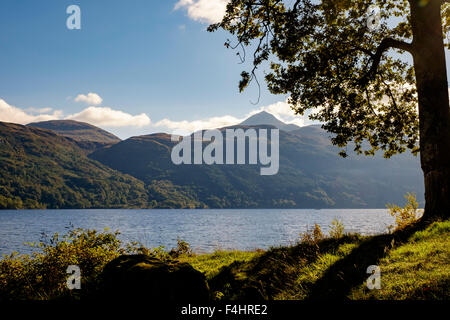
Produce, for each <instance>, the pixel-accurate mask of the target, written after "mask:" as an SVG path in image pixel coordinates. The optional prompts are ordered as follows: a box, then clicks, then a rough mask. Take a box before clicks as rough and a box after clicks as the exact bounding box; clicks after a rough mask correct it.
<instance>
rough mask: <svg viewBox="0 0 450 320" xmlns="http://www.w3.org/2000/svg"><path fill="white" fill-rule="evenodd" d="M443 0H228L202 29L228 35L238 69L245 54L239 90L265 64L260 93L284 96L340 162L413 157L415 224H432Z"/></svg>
mask: <svg viewBox="0 0 450 320" xmlns="http://www.w3.org/2000/svg"><path fill="white" fill-rule="evenodd" d="M447 2H450V0H395V1H393V0H391V1H388V0H384V1H383V0H373V1H370V0H357V1H356V0H354V1H352V0H321V1H319V0H296V1H281V0H231V1H230V3H229V4H228V6H227V11H226V15H225V17H224V18H223V20H222V21H221V22H220V23H217V24H213V25H211V26H209V28H208V30H209V31H216V30H218V29H220V28H221V29H224V30H226V31H228V32H229V33H231V34H232V35H234V36H235V37H236V40H235V42H236V43H235V44H234V43H232V42H231V41H230V40H228V41H227V42H226V43H225V45H226V47H228V48H232V49H235V50H238V53H237V54H238V55H239V56H240V57H241V59H242V62H245V57H246V48H249V47H252V48H254V49H253V54H252V64H251V66H250V70H249V71H244V72H242V74H241V76H242V79H241V81H240V83H239V88H240V90H241V91H242V90H244V89H245V88H246V87H247V86H248V85H249V83H251V82H252V81H258V79H257V77H256V70H257V69H258V67H262V66H264V65H265V62H270V70H269V71H268V73H267V74H266V76H265V79H266V82H267V84H268V88H269V90H270V91H271V92H272V93H274V94H287V95H289V103H290V104H291V107H292V108H293V110H294V111H295V112H296V114H298V115H303V114H305V112H306V111H307V110H310V111H309V112H310V114H309V117H310V119H313V120H318V121H321V122H322V123H323V128H324V129H326V130H328V131H329V132H331V133H332V134H333V137H332V142H333V143H334V144H335V145H338V146H339V147H341V148H343V149H342V151H341V153H340V154H341V155H342V156H344V157H345V156H346V155H347V153H346V148H347V146H348V145H349V144H350V143H353V144H352V145H353V146H354V150H355V151H356V152H357V153H364V154H366V155H373V154H375V152H376V151H377V150H383V152H384V155H385V157H391V156H393V155H394V154H396V153H401V152H405V151H406V150H407V149H410V150H411V151H412V152H413V153H418V152H419V151H420V158H421V165H422V169H423V172H424V180H425V199H426V206H425V215H424V217H425V218H426V219H434V218H435V217H449V213H450V109H449V96H448V84H447V72H446V62H445V49H444V48H445V46H448V43H444V33H445V32H446V31H449V30H450V27H449V25H450V23H449V22H450V7H449V4H448V3H447ZM233 42H234V41H233ZM408 55H409V59H408ZM258 84H259V83H258Z"/></svg>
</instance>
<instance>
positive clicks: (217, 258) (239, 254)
mask: <svg viewBox="0 0 450 320" xmlns="http://www.w3.org/2000/svg"><path fill="white" fill-rule="evenodd" d="M259 255H261V253H259V252H255V251H253V252H252V251H221V250H217V251H215V252H214V253H211V254H201V255H196V254H194V255H192V256H182V257H180V258H179V259H178V260H179V261H180V262H187V263H189V264H191V265H192V266H193V267H194V268H195V269H197V270H199V271H201V272H203V273H204V274H205V275H206V277H207V279H211V278H212V277H213V276H215V275H217V274H218V273H219V270H220V269H221V268H222V267H225V266H228V265H230V264H232V263H233V262H244V263H248V262H249V261H251V260H252V259H255V258H256V257H258V256H259Z"/></svg>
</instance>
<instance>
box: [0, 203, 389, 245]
mask: <svg viewBox="0 0 450 320" xmlns="http://www.w3.org/2000/svg"><path fill="white" fill-rule="evenodd" d="M335 217H337V218H339V219H340V220H341V221H343V223H344V226H345V228H346V229H345V231H348V232H359V233H361V234H365V235H367V234H376V233H382V232H385V231H386V230H387V226H389V225H391V224H393V221H394V220H393V218H392V217H391V216H390V215H389V214H388V211H387V210H384V209H363V210H360V209H357V210H354V209H343V210H337V209H333V210H306V209H287V210H283V209H255V210H214V209H202V210H5V211H0V254H9V253H11V252H12V251H18V252H20V253H29V252H30V250H31V249H30V248H28V247H26V246H24V245H23V243H24V242H38V241H39V240H40V239H41V233H42V232H45V233H46V234H48V235H53V233H55V232H58V233H60V234H64V233H65V232H66V231H67V227H68V226H70V225H73V226H74V227H76V228H78V227H80V228H89V229H97V230H104V229H105V228H106V227H109V228H110V229H111V230H120V232H121V236H120V238H121V239H122V240H124V241H140V242H141V243H143V244H145V245H146V246H149V247H157V246H160V245H163V246H166V248H167V249H171V248H173V247H176V243H177V239H178V238H179V239H182V240H185V241H187V242H189V243H190V244H191V247H192V248H193V249H194V250H195V251H196V252H212V251H214V250H216V249H239V250H252V249H257V248H260V249H267V248H269V247H271V246H280V245H288V244H291V243H294V242H295V241H296V240H297V239H298V234H299V233H300V232H304V231H306V230H307V229H308V228H310V227H311V226H313V225H314V223H317V224H318V225H320V227H321V228H322V231H323V232H327V231H328V230H329V225H330V223H331V221H332V220H333V219H334V218H335Z"/></svg>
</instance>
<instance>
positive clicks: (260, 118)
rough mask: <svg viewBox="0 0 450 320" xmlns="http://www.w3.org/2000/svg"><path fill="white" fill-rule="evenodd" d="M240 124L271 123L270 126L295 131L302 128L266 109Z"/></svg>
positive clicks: (256, 124)
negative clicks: (278, 117) (288, 122)
mask: <svg viewBox="0 0 450 320" xmlns="http://www.w3.org/2000/svg"><path fill="white" fill-rule="evenodd" d="M239 125H240V126H244V127H246V126H258V125H270V126H274V127H275V128H278V129H280V130H284V131H294V130H298V129H300V127H299V126H297V125H295V124H286V123H284V122H282V121H280V120H278V119H277V118H275V116H274V115H272V114H270V113H268V112H266V111H262V112H260V113H257V114H255V115H253V116H251V117H250V118H248V119H246V120H245V121H243V122H241V123H240V124H239Z"/></svg>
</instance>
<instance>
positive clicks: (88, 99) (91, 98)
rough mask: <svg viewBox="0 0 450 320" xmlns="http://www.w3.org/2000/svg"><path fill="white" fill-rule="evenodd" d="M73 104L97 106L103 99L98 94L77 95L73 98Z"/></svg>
mask: <svg viewBox="0 0 450 320" xmlns="http://www.w3.org/2000/svg"><path fill="white" fill-rule="evenodd" d="M75 102H85V103H87V104H90V105H94V106H98V105H99V104H101V103H102V102H103V99H102V97H100V96H99V95H98V94H96V93H92V92H90V93H88V94H87V95H84V94H79V95H78V96H77V97H76V98H75Z"/></svg>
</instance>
